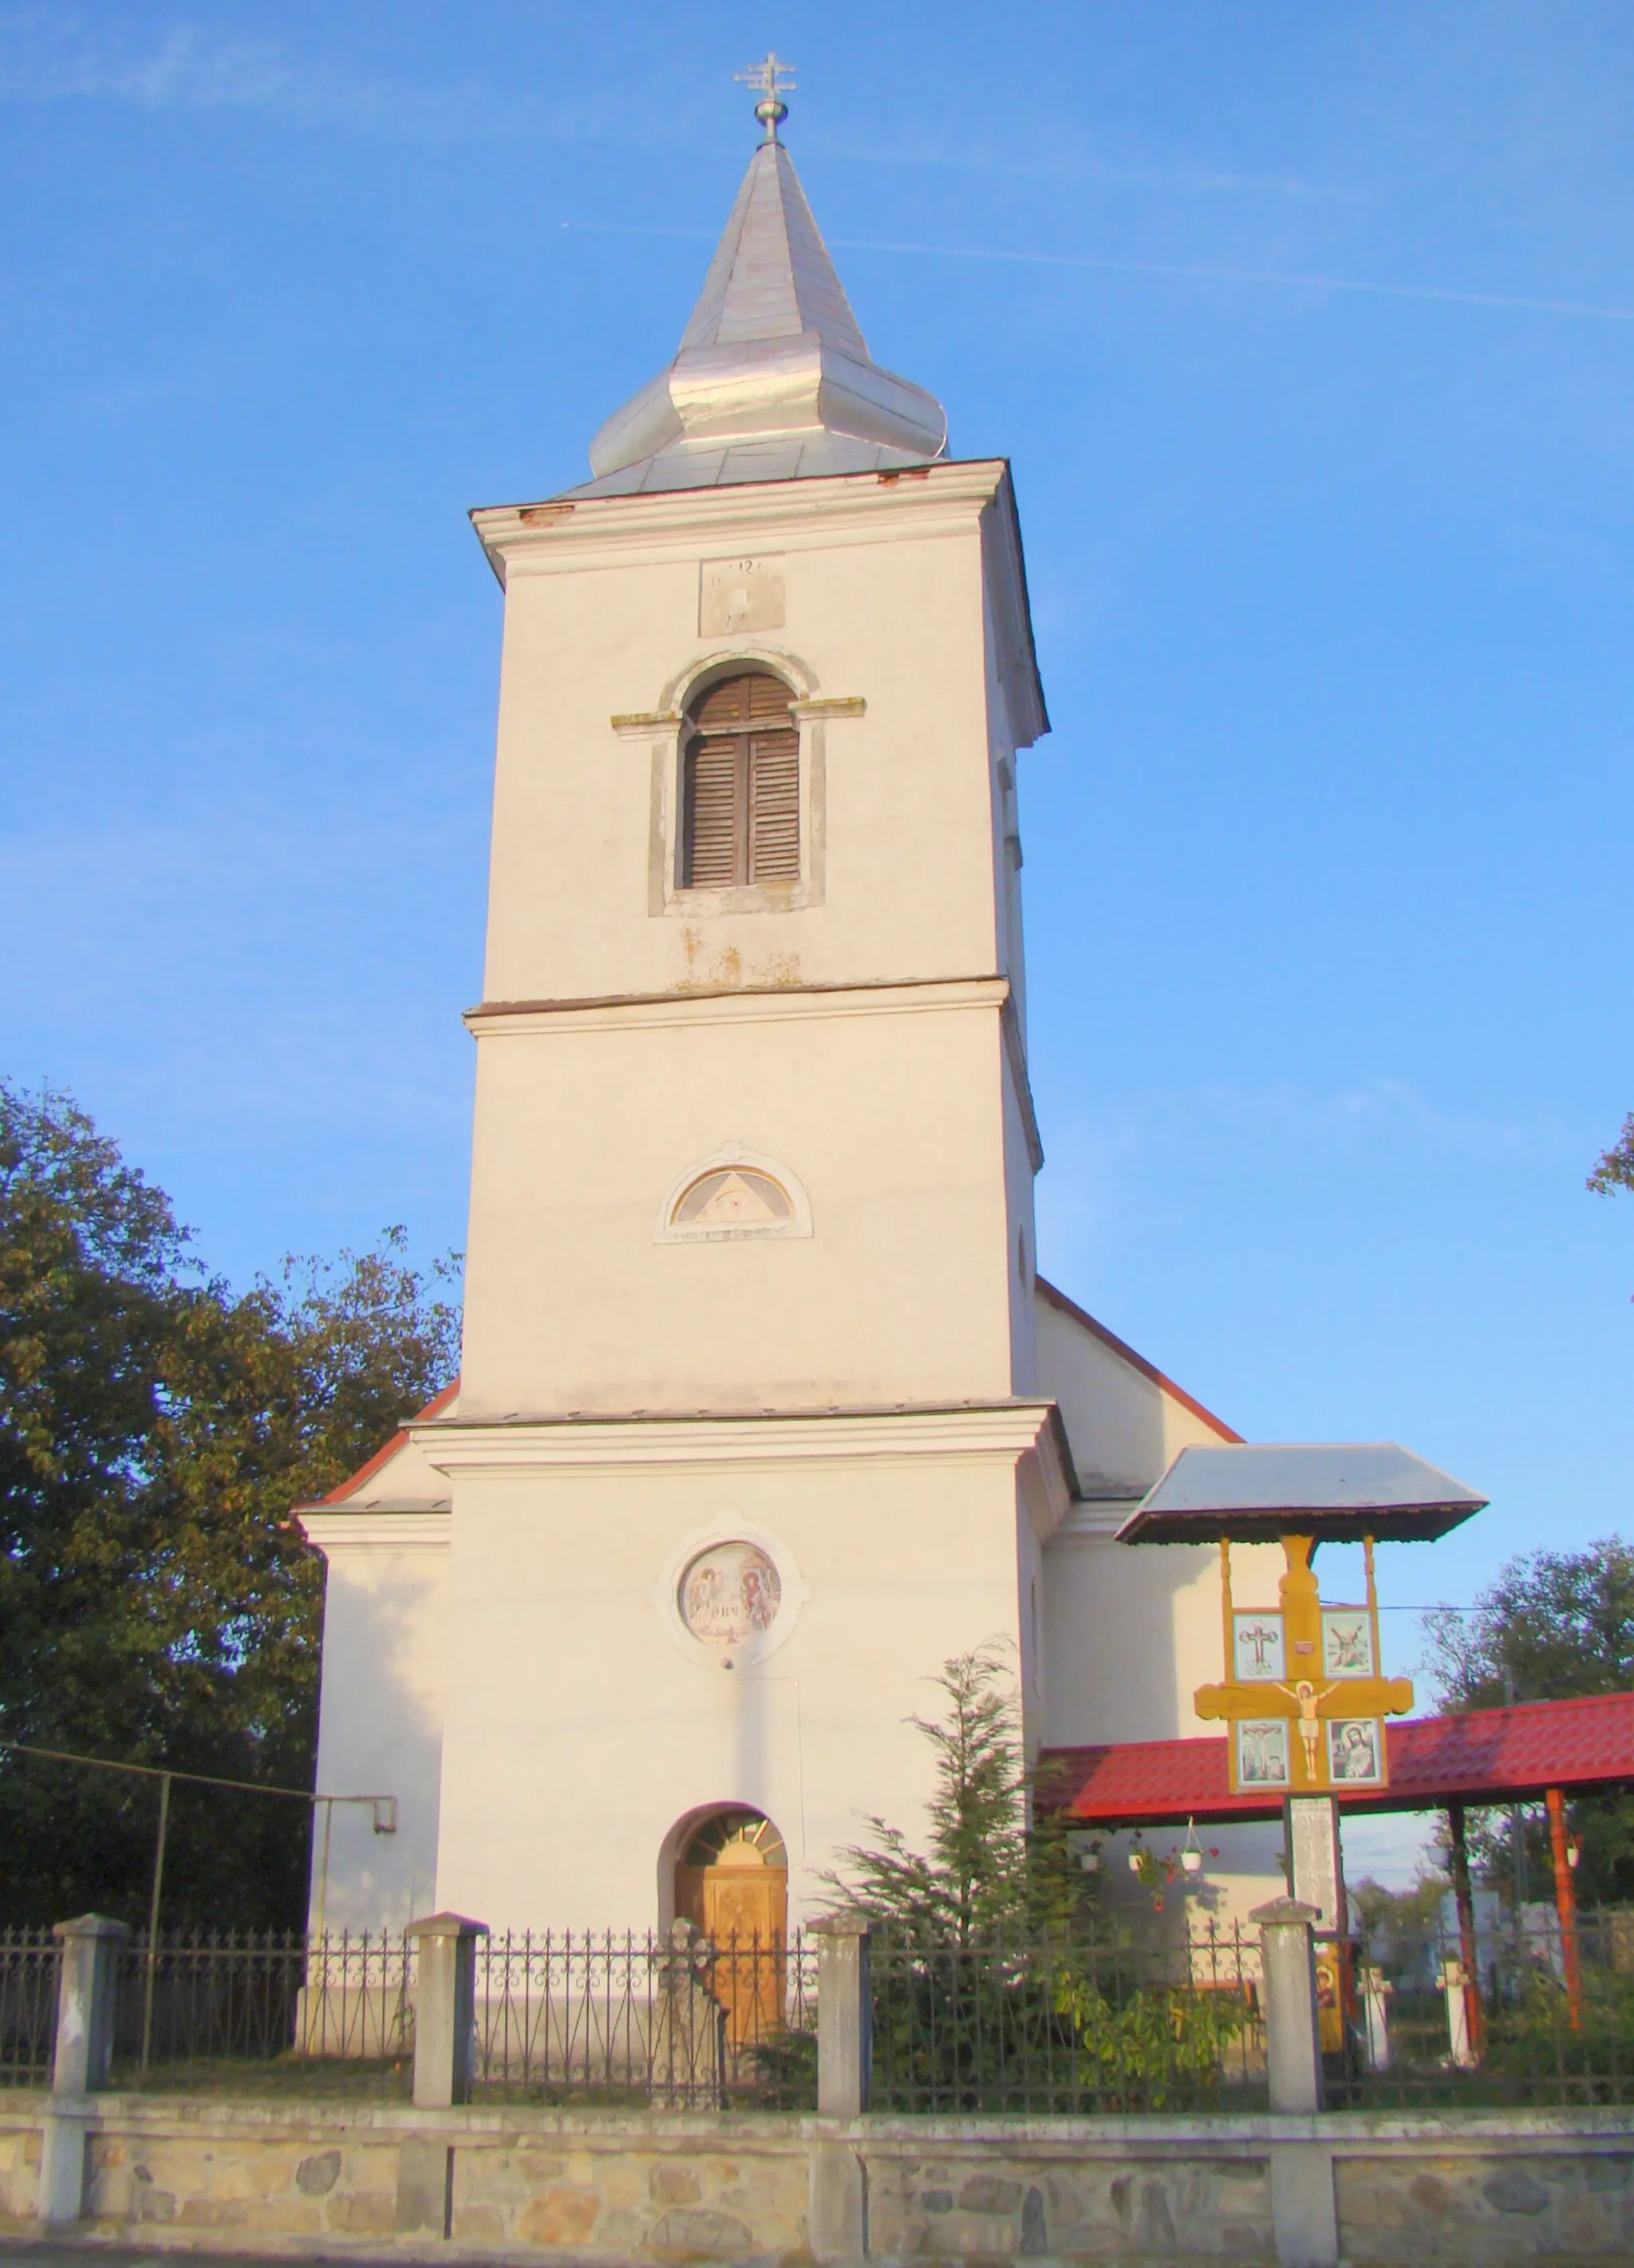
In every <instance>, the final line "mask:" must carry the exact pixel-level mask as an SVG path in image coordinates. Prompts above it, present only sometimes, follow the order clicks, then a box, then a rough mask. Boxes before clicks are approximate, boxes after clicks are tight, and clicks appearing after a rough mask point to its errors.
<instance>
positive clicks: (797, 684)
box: [611, 644, 867, 921]
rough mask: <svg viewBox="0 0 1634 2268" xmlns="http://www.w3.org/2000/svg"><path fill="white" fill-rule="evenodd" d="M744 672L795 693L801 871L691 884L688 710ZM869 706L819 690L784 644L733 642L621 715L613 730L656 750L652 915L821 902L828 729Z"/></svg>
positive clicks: (790, 909) (782, 908) (693, 917)
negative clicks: (686, 876) (686, 812)
mask: <svg viewBox="0 0 1634 2268" xmlns="http://www.w3.org/2000/svg"><path fill="white" fill-rule="evenodd" d="M747 670H769V672H770V673H771V674H772V675H773V676H774V677H780V678H781V679H782V680H783V681H784V684H785V685H787V686H788V687H789V689H790V691H791V696H792V697H791V700H790V703H789V715H790V718H791V720H792V722H793V725H794V727H795V730H796V731H797V732H798V733H799V736H800V754H799V765H800V877H799V880H798V881H796V882H768V883H747V884H734V885H732V887H727V888H706V889H693V888H690V887H688V885H687V884H686V883H684V882H683V881H682V880H681V872H682V859H683V855H684V843H683V828H682V800H683V743H684V740H685V738H686V711H687V709H688V706H689V704H690V703H692V701H693V700H694V699H695V698H696V696H697V695H698V694H699V693H701V692H703V690H704V689H706V688H707V687H708V686H709V685H710V684H711V683H712V682H714V681H717V680H718V679H720V678H723V677H733V676H739V675H741V674H743V673H744V672H745V671H747ZM866 708H867V703H866V702H865V701H863V700H860V699H857V698H855V697H850V696H847V697H843V698H832V697H828V696H822V695H821V694H820V693H819V692H818V690H817V680H816V676H815V674H814V673H813V670H812V669H811V667H810V666H809V665H808V664H807V663H806V662H804V661H802V660H801V659H799V656H798V655H795V654H791V653H790V652H786V651H785V650H784V648H782V647H778V646H766V645H752V644H733V646H732V649H731V651H730V652H713V653H709V654H700V655H698V656H696V658H695V659H693V660H691V661H690V662H688V664H687V665H686V666H685V667H684V668H683V669H681V670H680V671H678V672H677V673H676V674H675V675H674V676H673V678H672V679H671V680H670V681H669V683H668V684H667V685H666V686H665V688H664V689H663V691H662V693H661V694H660V695H659V700H658V702H657V703H656V704H655V706H654V707H653V708H652V709H651V710H650V711H644V712H643V713H640V714H637V715H633V716H620V717H615V718H613V719H612V720H611V721H612V725H613V730H614V732H615V733H616V734H617V735H618V737H619V739H620V740H632V741H636V742H637V743H644V745H645V746H646V747H648V749H649V751H650V772H651V778H650V785H649V799H650V814H649V821H648V836H647V912H648V914H649V916H651V917H654V918H656V919H659V920H664V919H669V920H681V921H710V920H713V919H717V918H718V917H720V916H722V915H725V914H788V913H800V912H802V911H804V910H805V909H806V908H807V907H809V906H821V904H822V903H823V902H824V896H825V891H826V884H827V851H828V731H827V727H828V725H829V723H831V722H832V721H833V720H835V718H850V717H861V716H862V715H863V714H864V713H865V711H866Z"/></svg>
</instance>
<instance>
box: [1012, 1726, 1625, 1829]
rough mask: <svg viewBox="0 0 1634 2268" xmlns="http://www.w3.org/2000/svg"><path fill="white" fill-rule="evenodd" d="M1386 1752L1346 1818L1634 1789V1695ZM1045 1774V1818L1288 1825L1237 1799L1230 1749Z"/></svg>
mask: <svg viewBox="0 0 1634 2268" xmlns="http://www.w3.org/2000/svg"><path fill="white" fill-rule="evenodd" d="M1385 1740H1386V1743H1387V1749H1388V1752H1389V1760H1390V1784H1389V1786H1388V1787H1386V1788H1382V1789H1372V1790H1362V1789H1359V1788H1358V1789H1353V1790H1345V1791H1340V1792H1339V1802H1340V1806H1341V1808H1342V1809H1343V1810H1345V1811H1428V1810H1433V1809H1437V1808H1440V1807H1441V1806H1443V1805H1445V1804H1446V1803H1449V1802H1463V1803H1509V1802H1519V1801H1523V1800H1526V1799H1527V1798H1528V1797H1533V1796H1537V1795H1541V1794H1542V1792H1543V1790H1544V1789H1545V1788H1549V1787H1588V1786H1616V1785H1617V1784H1618V1783H1620V1782H1623V1781H1628V1782H1630V1784H1634V1693H1592V1694H1586V1695H1584V1696H1582V1697H1580V1698H1579V1699H1577V1700H1575V1701H1526V1702H1520V1703H1519V1704H1517V1705H1516V1706H1515V1707H1514V1708H1513V1709H1473V1710H1471V1711H1469V1712H1468V1714H1466V1715H1464V1716H1461V1717H1410V1718H1408V1719H1406V1720H1405V1721H1404V1722H1402V1723H1400V1724H1387V1726H1386V1727H1385ZM1039 1762H1040V1772H1041V1800H1042V1802H1043V1803H1044V1805H1045V1808H1048V1809H1049V1810H1058V1811H1065V1812H1069V1813H1071V1815H1072V1816H1073V1817H1074V1818H1075V1819H1082V1820H1085V1821H1086V1822H1092V1823H1094V1824H1095V1825H1097V1826H1101V1827H1114V1826H1130V1827H1135V1826H1141V1825H1149V1826H1159V1825H1167V1824H1174V1825H1181V1824H1183V1823H1184V1822H1185V1821H1186V1820H1188V1819H1199V1820H1211V1819H1218V1820H1230V1819H1277V1818H1280V1817H1281V1815H1282V1800H1281V1798H1280V1796H1276V1795H1271V1796H1267V1795H1265V1794H1262V1793H1255V1794H1251V1795H1246V1794H1245V1795H1233V1794H1232V1793H1231V1791H1230V1788H1229V1787H1228V1786H1227V1784H1226V1742H1225V1740H1224V1739H1223V1738H1220V1737H1216V1738H1213V1739H1204V1740H1197V1741H1123V1742H1118V1743H1116V1744H1115V1746H1111V1747H1107V1748H1095V1749H1045V1750H1044V1752H1043V1755H1042V1756H1041V1758H1040V1760H1039Z"/></svg>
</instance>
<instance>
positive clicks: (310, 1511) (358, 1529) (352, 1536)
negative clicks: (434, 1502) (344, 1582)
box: [295, 1505, 453, 1559]
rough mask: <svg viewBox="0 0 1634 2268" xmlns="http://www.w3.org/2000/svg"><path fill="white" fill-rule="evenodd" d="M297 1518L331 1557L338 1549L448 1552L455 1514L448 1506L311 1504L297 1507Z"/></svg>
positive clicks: (311, 1539)
mask: <svg viewBox="0 0 1634 2268" xmlns="http://www.w3.org/2000/svg"><path fill="white" fill-rule="evenodd" d="M295 1518H296V1520H297V1521H298V1524H299V1527H300V1530H301V1533H302V1535H304V1536H305V1538H306V1541H307V1542H308V1543H312V1544H315V1545H316V1547H317V1549H318V1550H320V1551H321V1552H322V1554H323V1556H324V1557H325V1558H326V1559H328V1558H332V1557H334V1555H335V1552H337V1551H401V1550H406V1549H407V1550H431V1551H445V1550H447V1549H448V1535H449V1529H450V1527H451V1525H452V1522H453V1513H451V1512H450V1511H449V1509H448V1507H447V1506H445V1505H443V1506H438V1507H437V1508H436V1509H435V1510H432V1509H429V1508H428V1509H426V1510H424V1511H419V1512H366V1511H364V1510H363V1509H361V1508H359V1509H358V1510H357V1511H348V1510H346V1509H344V1508H342V1507H336V1506H329V1505H310V1506H298V1507H297V1509H296V1513H295Z"/></svg>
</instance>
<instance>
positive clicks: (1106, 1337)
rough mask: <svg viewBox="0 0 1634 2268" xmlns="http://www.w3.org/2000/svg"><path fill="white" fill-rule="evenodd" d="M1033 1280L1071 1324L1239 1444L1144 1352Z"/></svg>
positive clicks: (1231, 1431) (1045, 1282) (1053, 1288)
mask: <svg viewBox="0 0 1634 2268" xmlns="http://www.w3.org/2000/svg"><path fill="white" fill-rule="evenodd" d="M1033 1280H1034V1283H1035V1284H1036V1285H1037V1286H1038V1288H1039V1290H1040V1291H1041V1292H1042V1293H1043V1295H1044V1297H1045V1298H1046V1299H1047V1300H1049V1303H1050V1305H1051V1306H1052V1307H1059V1308H1060V1310H1061V1312H1062V1314H1064V1315H1071V1318H1072V1320H1073V1322H1075V1323H1082V1324H1083V1326H1084V1329H1086V1331H1089V1332H1091V1333H1092V1334H1093V1336H1094V1337H1096V1338H1098V1339H1099V1340H1100V1343H1101V1344H1102V1345H1103V1346H1108V1347H1110V1348H1111V1350H1112V1351H1113V1353H1114V1354H1116V1355H1122V1358H1123V1360H1124V1361H1125V1362H1126V1363H1128V1364H1129V1365H1130V1368H1131V1369H1134V1370H1137V1371H1138V1372H1139V1373H1140V1374H1141V1376H1142V1377H1143V1378H1149V1379H1150V1380H1151V1381H1152V1384H1153V1385H1154V1386H1159V1387H1161V1388H1162V1389H1163V1391H1164V1393H1165V1394H1167V1395H1172V1396H1173V1398H1174V1400H1175V1401H1176V1402H1178V1403H1181V1406H1182V1408H1184V1409H1187V1410H1190V1412H1191V1414H1192V1416H1193V1417H1194V1418H1202V1420H1203V1424H1204V1425H1211V1426H1212V1427H1213V1428H1214V1431H1215V1432H1217V1433H1218V1435H1219V1437H1220V1439H1221V1440H1222V1441H1234V1442H1236V1443H1238V1444H1239V1445H1240V1444H1241V1442H1242V1435H1241V1434H1240V1433H1239V1432H1236V1431H1235V1430H1234V1429H1233V1427H1232V1426H1230V1425H1227V1424H1226V1420H1225V1419H1224V1418H1217V1417H1216V1416H1215V1414H1214V1412H1213V1411H1212V1410H1208V1409H1205V1408H1204V1407H1203V1403H1201V1402H1199V1401H1198V1400H1197V1397H1196V1395H1195V1394H1188V1393H1187V1391H1186V1389H1185V1388H1184V1387H1183V1386H1176V1385H1175V1383H1174V1380H1173V1379H1172V1378H1170V1377H1168V1376H1167V1373H1164V1372H1163V1371H1160V1370H1159V1368H1158V1366H1157V1365H1156V1363H1154V1362H1148V1361H1147V1360H1146V1358H1145V1355H1144V1354H1137V1353H1136V1351H1135V1350H1134V1348H1133V1347H1132V1346H1130V1344H1129V1342H1128V1340H1127V1339H1121V1338H1120V1337H1118V1335H1117V1333H1116V1332H1115V1331H1109V1330H1108V1329H1107V1327H1106V1325H1105V1324H1104V1323H1098V1322H1096V1321H1095V1318H1094V1317H1093V1315H1091V1314H1086V1312H1085V1310H1084V1309H1083V1308H1082V1307H1079V1306H1078V1301H1077V1300H1069V1299H1068V1297H1067V1295H1066V1293H1065V1292H1063V1291H1060V1290H1058V1289H1057V1288H1056V1285H1054V1284H1051V1283H1049V1281H1048V1280H1047V1279H1046V1278H1044V1277H1042V1276H1035V1277H1034V1279H1033Z"/></svg>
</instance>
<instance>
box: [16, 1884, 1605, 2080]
mask: <svg viewBox="0 0 1634 2268" xmlns="http://www.w3.org/2000/svg"><path fill="white" fill-rule="evenodd" d="M1489 1907H1490V1911H1489ZM60 1967H61V1962H60V1954H59V1948H58V1946H57V1944H56V1943H55V1940H54V1939H53V1938H52V1936H51V1934H50V1933H48V1932H47V1931H12V1932H10V1933H3V1934H0V2086H3V2087H12V2088H27V2087H33V2088H43V2087H46V2086H48V2084H49V2080H50V2067H51V2059H52V2053H53V2048H54V2042H55V2026H56V2007H57V1993H58V1979H59V1975H60ZM1317 1971H1318V1979H1319V1998H1320V1999H1321V2011H1320V2029H1321V2039H1322V2045H1323V2048H1324V2051H1325V2053H1324V2066H1325V2071H1326V2079H1327V2090H1328V2100H1329V2104H1330V2105H1331V2106H1332V2107H1333V2108H1335V2109H1336V2110H1343V2109H1347V2108H1350V2109H1385V2108H1392V2107H1406V2108H1410V2107H1413V2106H1415V2105H1420V2106H1432V2107H1456V2106H1459V2105H1468V2106H1470V2107H1472V2108H1473V2107H1476V2106H1480V2105H1483V2104H1494V2105H1501V2104H1510V2105H1515V2106H1528V2105H1530V2106H1537V2107H1540V2108H1542V2107H1547V2106H1553V2105H1558V2104H1583V2105H1599V2104H1619V2103H1634V1912H1626V1911H1624V1912H1620V1911H1585V1912H1582V1913H1579V1915H1578V1916H1577V1918H1576V1919H1575V1921H1574V1922H1573V1923H1572V1925H1571V1926H1570V1927H1569V1928H1567V1929H1565V1930H1563V1929H1562V1926H1561V1925H1560V1923H1559V1921H1558V1920H1557V1918H1556V1916H1555V1914H1554V1912H1553V1910H1552V1909H1541V1908H1537V1907H1532V1908H1527V1909H1525V1910H1523V1911H1522V1913H1521V1914H1520V1917H1519V1918H1517V1917H1515V1916H1514V1915H1513V1913H1512V1912H1509V1911H1503V1912H1499V1911H1497V1909H1496V1907H1495V1906H1493V1905H1491V1902H1490V1901H1487V1900H1486V1899H1484V1898H1483V1900H1482V1901H1481V1903H1480V1911H1479V1913H1478V1916H1477V1926H1475V1927H1474V1928H1473V1929H1472V1930H1471V1931H1469V1932H1468V1933H1467V1934H1466V1933H1461V1932H1460V1931H1459V1930H1458V1929H1457V1928H1456V1927H1453V1928H1447V1927H1445V1926H1425V1927H1419V1926H1415V1927H1411V1928H1409V1927H1404V1926H1402V1924H1401V1923H1400V1922H1399V1921H1398V1922H1395V1923H1394V1924H1392V1925H1390V1926H1385V1925H1384V1924H1382V1923H1380V1922H1377V1921H1374V1922H1373V1923H1372V1924H1370V1925H1368V1926H1365V1927H1364V1928H1363V1931H1362V1933H1361V1934H1360V1935H1359V1936H1358V1937H1355V1938H1352V1939H1351V1940H1350V1941H1349V1942H1348V1944H1347V1945H1344V1946H1336V1945H1333V1944H1328V1945H1322V1944H1320V1943H1319V1945H1318V1948H1317ZM870 1974H871V1977H872V2035H873V2056H872V2095H871V2102H872V2108H873V2109H874V2110H880V2111H895V2112H928V2113H951V2112H961V2111H964V2112H983V2111H998V2112H1003V2111H1012V2112H1030V2113H1034V2114H1043V2115H1048V2114H1057V2115H1067V2114H1070V2115H1077V2116H1084V2115H1089V2114H1094V2113H1098V2112H1119V2113H1131V2112H1143V2111H1152V2112H1161V2111H1177V2110H1196V2111H1206V2110H1252V2109H1254V2108H1256V2107H1258V2106H1259V2105H1260V2104H1262V2103H1263V2102H1265V2101H1266V2100H1267V2074H1266V2068H1265V2039H1264V2011H1263V1992H1262V1974H1261V1966H1260V1948H1259V1941H1258V1937H1257V1933H1255V1932H1254V1931H1253V1930H1252V1929H1249V1928H1247V1927H1239V1926H1236V1925H1233V1924H1229V1923H1220V1924H1216V1923H1212V1922H1209V1921H1206V1920H1198V1921H1195V1922H1194V1923H1193V1924H1192V1925H1191V1926H1190V1928H1189V1931H1188V1930H1186V1929H1184V1928H1180V1927H1176V1926H1175V1918H1173V1917H1172V1918H1170V1920H1169V1921H1168V1922H1167V1924H1165V1925H1162V1926H1159V1925H1158V1924H1156V1923H1155V1922H1154V1921H1151V1920H1148V1919H1147V1918H1145V1917H1140V1916H1134V1917H1124V1918H1110V1919H1108V1920H1106V1921H1103V1922H1101V1923H1100V1924H1098V1925H1097V1926H1095V1927H1093V1928H1092V1929H1089V1930H1086V1931H1082V1932H1079V1933H1075V1934H1074V1935H1073V1936H1072V1937H1071V1938H1061V1939H1036V1940H1034V1939H1029V1940H983V1941H980V1942H975V1943H968V1944H950V1943H946V1942H937V1943H931V1942H925V1941H919V1940H909V1939H905V1938H902V1937H894V1936H892V1935H891V1934H890V1933H888V1932H879V1933H876V1934H875V1935H874V1937H873V1940H872V1952H871V1960H870ZM417 1986H418V1977H417V1955H416V1948H415V1945H414V1942H413V1941H412V1940H409V1939H408V1938H407V1937H405V1936H404V1935H403V1934H402V1933H392V1932H385V1933H379V1932H377V1933H346V1932H331V1933H328V1935H326V1936H324V1937H321V1938H314V1939H312V1940H304V1939H301V1938H298V1937H287V1938H276V1937H258V1936H239V1937H214V1938H206V1937H202V1936H182V1935H177V1934H166V1935H165V1936H162V1937H161V1938H160V1939H159V1940H158V1943H157V1944H156V1945H154V1946H153V1947H151V1948H150V1947H149V1946H148V1945H147V1944H146V1943H145V1942H144V1940H141V1939H134V1940H130V1941H129V1942H128V1943H127V1944H125V1945H124V1946H122V1947H121V1949H120V1950H119V1952H118V1954H117V1955H116V1956H115V1958H114V2007H113V2061H112V2069H111V2073H110V2079H111V2083H112V2085H113V2086H114V2088H136V2089H142V2088H145V2089H149V2090H153V2091H159V2090H162V2091H164V2092H166V2093H172V2094H175V2093H183V2092H188V2093H191V2092H202V2093H215V2092H221V2091H225V2090H235V2091H240V2092H245V2091H247V2092H252V2093H259V2094H262V2095H281V2094H316V2095H349V2096H357V2095H374V2096H384V2097H394V2098H396V2099H399V2100H406V2099H407V2098H408V2096H409V2093H410V2090H411V2087H412V2080H413V2065H414V2047H415V2006H416V1992H417ZM817 1986H818V1975H817V1955H816V1947H815V1943H814V1941H813V1940H808V1939H806V1938H805V1937H803V1936H801V1935H800V1934H799V1933H795V1934H793V1935H792V1936H791V1937H790V1938H789V1939H788V1940H783V1939H781V1938H773V1939H769V1940H762V1939H755V1938H748V1939H731V1938H725V1939H721V1940H716V1941H710V1940H707V1939H704V1938H703V1937H701V1936H699V1935H698V1934H697V1933H696V1932H693V1931H691V1930H689V1929H688V1928H687V1927H686V1926H679V1927H678V1928H677V1930H675V1931H673V1932H671V1933H666V1934H659V1933H635V1932H622V1933H620V1932H610V1931H600V1932H593V1931H584V1932H574V1931H550V1930H546V1931H542V1932H534V1933H528V1932H515V1933H510V1934H500V1933H496V1934H495V1935H493V1936H491V1937H487V1938H483V1939H481V1940H478V1942H477V1945H476V1948H475V2010H474V2025H473V2035H474V2066H473V2067H474V2092H475V2097H476V2099H477V2100H478V2101H491V2102H537V2103H541V2104H553V2103H562V2104H570V2103H584V2104H593V2103H602V2104H607V2105H608V2106H613V2107H617V2106H627V2107H632V2108H633V2107H641V2108H648V2107H651V2108H659V2109H664V2108H677V2109H685V2108H698V2109H707V2108H711V2107H715V2108H718V2107H724V2106H730V2105H733V2104H741V2105H746V2106H755V2107H759V2108H763V2109H786V2110H811V2109H813V2108H814V2107H815V2104H816V2100H817V2037H816V2033H817Z"/></svg>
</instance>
